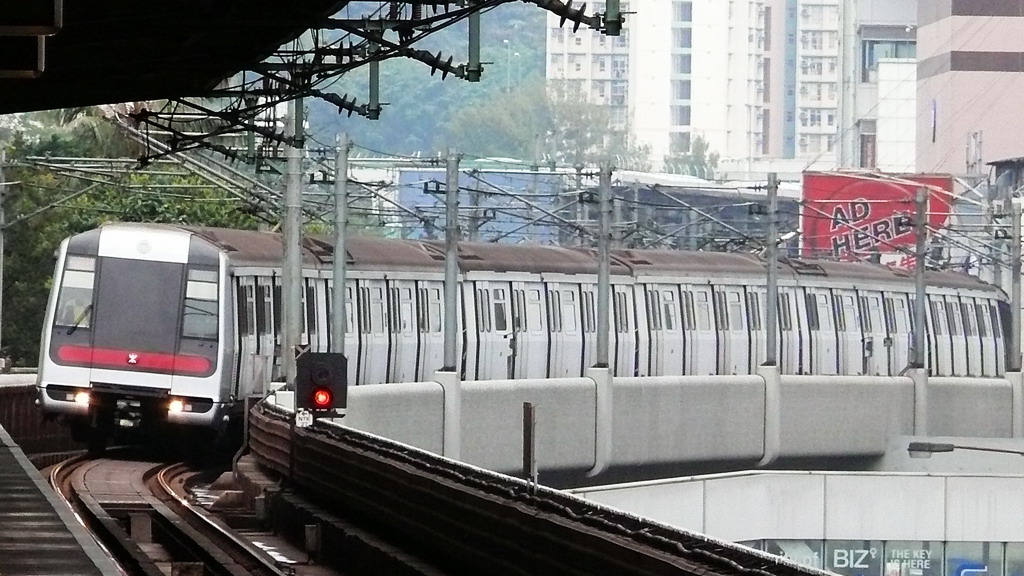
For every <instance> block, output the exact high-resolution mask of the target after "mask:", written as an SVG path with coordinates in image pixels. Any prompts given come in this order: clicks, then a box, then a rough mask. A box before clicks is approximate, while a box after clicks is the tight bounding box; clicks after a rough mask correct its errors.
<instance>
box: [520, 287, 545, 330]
mask: <svg viewBox="0 0 1024 576" xmlns="http://www.w3.org/2000/svg"><path fill="white" fill-rule="evenodd" d="M543 308H544V307H543V306H542V305H541V300H540V290H530V291H528V292H527V293H526V319H527V324H529V325H530V326H533V327H534V330H540V329H541V327H542V326H543V325H544V322H543V320H542V310H543ZM523 328H524V329H525V328H526V327H525V326H524V327H523Z"/></svg>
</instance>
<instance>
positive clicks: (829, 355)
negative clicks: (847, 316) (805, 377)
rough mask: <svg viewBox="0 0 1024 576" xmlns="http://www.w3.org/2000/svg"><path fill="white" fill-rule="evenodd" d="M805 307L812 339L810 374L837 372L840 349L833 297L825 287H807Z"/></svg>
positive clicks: (832, 373)
mask: <svg viewBox="0 0 1024 576" xmlns="http://www.w3.org/2000/svg"><path fill="white" fill-rule="evenodd" d="M804 304H805V306H804V308H805V309H806V313H807V328H808V334H809V335H810V339H811V348H812V349H811V369H810V371H809V373H810V374H815V375H834V374H836V373H837V364H838V350H837V349H836V346H837V340H838V339H837V338H836V328H835V318H834V316H833V307H832V298H831V294H829V290H828V289H825V288H805V297H804Z"/></svg>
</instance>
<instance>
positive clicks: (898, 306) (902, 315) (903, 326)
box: [892, 298, 910, 334]
mask: <svg viewBox="0 0 1024 576" xmlns="http://www.w3.org/2000/svg"><path fill="white" fill-rule="evenodd" d="M892 304H893V308H894V309H895V315H894V317H895V318H896V332H897V333H899V334H906V333H908V332H910V323H909V319H910V315H909V313H908V312H907V302H906V301H905V300H904V299H902V298H896V299H895V300H893V301H892Z"/></svg>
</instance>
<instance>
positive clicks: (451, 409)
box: [434, 370, 462, 460]
mask: <svg viewBox="0 0 1024 576" xmlns="http://www.w3.org/2000/svg"><path fill="white" fill-rule="evenodd" d="M434 381H435V382H437V383H438V384H440V385H441V389H442V390H444V431H443V434H444V438H442V443H441V446H442V448H441V455H442V456H444V457H445V458H451V459H452V460H458V459H459V457H460V456H461V454H462V379H461V378H459V373H458V372H448V371H442V370H438V371H437V372H434Z"/></svg>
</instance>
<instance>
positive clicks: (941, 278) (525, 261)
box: [133, 224, 1001, 292]
mask: <svg viewBox="0 0 1024 576" xmlns="http://www.w3.org/2000/svg"><path fill="white" fill-rule="evenodd" d="M133 226H138V225H137V224H133ZM154 226H161V227H173V228H178V229H181V230H185V231H188V232H191V233H194V234H196V235H197V236H199V237H201V238H204V239H205V240H207V241H209V242H210V243H212V244H214V245H215V246H217V247H218V248H220V249H222V250H224V251H225V252H226V253H227V254H228V257H229V259H230V260H231V262H232V264H233V265H234V266H254V267H274V268H277V267H280V265H281V259H282V257H283V254H284V252H283V250H284V248H283V241H282V240H283V238H282V235H281V234H280V233H276V232H261V231H255V230H235V229H229V228H210V227H196V226H179V225H154ZM345 248H346V252H347V253H348V264H349V265H350V266H351V267H352V268H353V269H365V270H406V271H424V272H439V271H441V270H442V269H443V268H444V254H445V244H444V242H441V241H434V240H422V241H421V240H396V239H389V238H378V237H372V236H349V237H347V238H346V240H345ZM302 259H303V262H304V265H305V266H308V267H316V268H328V267H330V266H331V264H332V262H333V246H332V242H331V239H330V238H329V237H326V236H318V235H309V236H304V238H303V244H302ZM781 261H782V262H783V263H784V265H783V266H782V267H781V268H780V270H779V277H780V278H790V279H798V278H813V277H818V278H821V279H823V280H832V281H847V280H855V281H857V282H865V281H866V282H876V283H892V284H897V285H898V284H904V285H905V284H908V283H912V282H913V275H912V274H911V273H909V272H907V271H904V270H899V269H892V268H888V267H886V266H882V265H880V264H870V263H865V262H833V261H826V260H804V259H797V258H785V259H782V260H781ZM597 265H598V262H597V252H596V251H595V250H593V249H589V248H568V247H561V246H545V245H537V244H496V243H486V242H460V243H459V268H460V270H462V271H464V272H466V271H494V272H527V273H544V272H547V273H558V274H596V273H597ZM610 270H611V273H612V274H618V275H631V276H635V277H644V276H647V277H652V276H679V275H686V276H698V277H699V276H705V275H706V276H717V277H721V276H728V277H757V278H763V277H764V275H765V271H766V263H765V260H764V259H763V258H762V257H760V256H759V255H756V254H748V253H724V252H687V251H681V250H612V264H611V268H610ZM927 277H928V284H929V285H930V286H933V287H945V288H954V289H973V290H981V291H991V292H1001V290H999V288H997V287H995V286H993V285H991V284H988V283H985V282H983V281H981V280H980V279H978V278H976V277H973V276H968V275H966V274H957V273H952V272H929V273H928V274H927Z"/></svg>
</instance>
